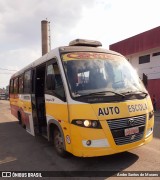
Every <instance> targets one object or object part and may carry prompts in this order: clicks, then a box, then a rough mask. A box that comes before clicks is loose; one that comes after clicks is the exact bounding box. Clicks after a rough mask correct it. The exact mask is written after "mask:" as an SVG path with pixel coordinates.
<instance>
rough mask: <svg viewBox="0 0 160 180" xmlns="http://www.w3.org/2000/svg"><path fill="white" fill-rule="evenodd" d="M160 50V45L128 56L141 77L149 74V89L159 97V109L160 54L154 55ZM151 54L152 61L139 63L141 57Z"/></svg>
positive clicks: (158, 106) (158, 107)
mask: <svg viewBox="0 0 160 180" xmlns="http://www.w3.org/2000/svg"><path fill="white" fill-rule="evenodd" d="M155 52H160V47H159V48H155V49H150V50H148V51H144V52H141V53H136V54H133V55H129V56H126V58H127V59H128V60H129V62H130V63H131V64H132V65H133V67H134V68H135V69H136V70H137V72H138V74H139V77H140V78H141V79H142V76H143V73H145V74H146V75H147V76H148V87H147V90H148V92H149V94H150V96H151V98H152V97H153V95H155V96H156V98H157V109H158V110H160V55H159V56H152V54H153V53H155ZM148 54H150V62H149V63H144V64H139V57H140V56H143V55H148Z"/></svg>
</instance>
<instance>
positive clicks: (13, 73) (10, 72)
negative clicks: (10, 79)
mask: <svg viewBox="0 0 160 180" xmlns="http://www.w3.org/2000/svg"><path fill="white" fill-rule="evenodd" d="M0 74H9V75H11V74H14V73H11V72H10V73H0Z"/></svg>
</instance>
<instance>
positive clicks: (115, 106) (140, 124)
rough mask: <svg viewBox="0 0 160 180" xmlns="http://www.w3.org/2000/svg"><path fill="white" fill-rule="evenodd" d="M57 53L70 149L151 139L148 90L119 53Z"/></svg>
mask: <svg viewBox="0 0 160 180" xmlns="http://www.w3.org/2000/svg"><path fill="white" fill-rule="evenodd" d="M73 49H74V48H73ZM61 57H62V63H63V67H64V72H65V75H66V80H67V84H68V89H69V95H68V97H67V101H68V112H69V123H70V132H68V134H69V135H67V137H66V139H65V143H66V144H69V146H71V148H69V149H68V151H69V152H71V153H72V154H74V155H76V156H83V157H88V156H102V155H108V154H114V153H119V152H123V151H127V150H130V149H133V148H136V147H138V146H141V145H144V144H146V143H148V142H150V141H151V140H152V138H153V125H154V114H153V107H152V103H151V100H150V96H149V94H148V92H147V91H146V89H145V87H144V86H143V84H142V82H141V80H140V79H139V77H138V75H137V73H136V71H135V70H134V69H133V68H132V67H131V65H130V64H129V63H128V61H127V60H126V59H125V58H124V57H123V56H120V55H116V54H109V53H105V52H103V53H102V52H93V51H91V49H90V50H88V51H87V50H86V51H83V52H82V51H80V50H79V51H78V52H77V51H72V52H63V51H62V52H61ZM68 139H69V140H68ZM69 146H66V147H69ZM66 150H67V149H66Z"/></svg>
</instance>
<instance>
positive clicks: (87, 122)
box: [83, 120, 91, 127]
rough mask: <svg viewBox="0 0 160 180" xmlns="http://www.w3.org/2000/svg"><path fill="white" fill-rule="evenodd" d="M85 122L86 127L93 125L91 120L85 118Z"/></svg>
mask: <svg viewBox="0 0 160 180" xmlns="http://www.w3.org/2000/svg"><path fill="white" fill-rule="evenodd" d="M83 124H84V126H85V127H90V126H91V121H89V120H85V121H84V122H83Z"/></svg>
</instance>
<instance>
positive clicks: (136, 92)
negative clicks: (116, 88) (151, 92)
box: [123, 90, 148, 97]
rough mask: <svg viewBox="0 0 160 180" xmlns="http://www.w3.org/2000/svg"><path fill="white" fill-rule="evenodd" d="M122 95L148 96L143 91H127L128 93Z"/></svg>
mask: <svg viewBox="0 0 160 180" xmlns="http://www.w3.org/2000/svg"><path fill="white" fill-rule="evenodd" d="M123 94H124V95H128V94H144V95H145V97H146V96H148V93H146V92H144V91H141V90H138V91H128V92H125V93H123Z"/></svg>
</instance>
